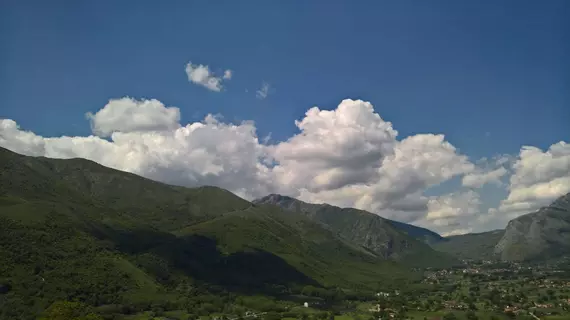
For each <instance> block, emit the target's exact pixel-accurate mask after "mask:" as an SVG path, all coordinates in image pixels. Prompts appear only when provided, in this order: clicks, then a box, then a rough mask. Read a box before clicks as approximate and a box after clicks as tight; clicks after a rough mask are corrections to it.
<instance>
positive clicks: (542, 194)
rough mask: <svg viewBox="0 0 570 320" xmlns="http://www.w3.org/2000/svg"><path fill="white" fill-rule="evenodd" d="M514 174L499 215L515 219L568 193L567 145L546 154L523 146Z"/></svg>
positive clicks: (569, 163)
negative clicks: (519, 213)
mask: <svg viewBox="0 0 570 320" xmlns="http://www.w3.org/2000/svg"><path fill="white" fill-rule="evenodd" d="M513 170H514V174H513V175H512V176H511V178H510V185H509V195H508V197H507V199H505V200H504V201H503V202H502V203H501V206H500V207H499V211H500V212H503V213H507V214H509V215H510V216H516V215H517V213H518V212H530V211H533V210H536V209H538V208H540V207H541V206H545V205H548V204H549V203H550V202H552V201H553V200H554V199H556V198H557V197H559V196H560V195H562V194H565V193H568V192H570V144H568V143H566V142H564V141H560V142H558V143H556V144H553V145H552V146H550V148H549V149H548V150H546V151H542V150H540V149H539V148H536V147H529V146H525V147H523V148H522V149H521V151H520V154H519V159H518V160H517V161H516V162H515V164H514V165H513Z"/></svg>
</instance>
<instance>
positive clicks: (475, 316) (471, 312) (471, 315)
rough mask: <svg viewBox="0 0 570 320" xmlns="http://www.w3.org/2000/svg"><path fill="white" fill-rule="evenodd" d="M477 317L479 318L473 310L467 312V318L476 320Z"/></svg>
mask: <svg viewBox="0 0 570 320" xmlns="http://www.w3.org/2000/svg"><path fill="white" fill-rule="evenodd" d="M477 319H479V318H478V317H477V315H476V314H475V312H473V311H468V312H467V320H477Z"/></svg>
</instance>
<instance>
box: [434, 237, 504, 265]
mask: <svg viewBox="0 0 570 320" xmlns="http://www.w3.org/2000/svg"><path fill="white" fill-rule="evenodd" d="M504 233H505V231H504V230H494V231H488V232H481V233H468V234H463V235H457V236H450V237H447V238H445V241H440V242H437V243H435V244H432V247H433V248H434V249H436V250H438V251H441V252H445V253H448V254H451V255H454V256H456V257H458V258H460V259H470V260H494V259H496V257H495V255H494V250H495V245H497V243H498V242H499V240H500V239H501V237H502V236H503V234H504Z"/></svg>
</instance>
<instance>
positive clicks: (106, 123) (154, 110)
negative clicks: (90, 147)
mask: <svg viewBox="0 0 570 320" xmlns="http://www.w3.org/2000/svg"><path fill="white" fill-rule="evenodd" d="M87 118H88V119H89V120H90V121H91V128H92V130H93V133H94V134H96V135H98V136H101V137H108V136H110V135H111V134H112V133H113V132H133V131H162V130H173V129H175V128H177V127H178V126H179V122H180V109H178V108H176V107H168V108H167V107H165V106H164V104H163V103H162V102H160V101H158V100H156V99H152V100H135V99H132V98H122V99H115V100H110V101H109V103H107V105H105V107H103V109H101V110H99V111H97V112H96V113H95V114H93V113H90V112H89V113H87Z"/></svg>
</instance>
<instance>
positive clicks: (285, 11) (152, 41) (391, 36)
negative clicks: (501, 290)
mask: <svg viewBox="0 0 570 320" xmlns="http://www.w3.org/2000/svg"><path fill="white" fill-rule="evenodd" d="M568 16H570V3H568V2H567V1H564V0H560V1H558V0H552V1H452V0H448V1H442V0H434V1H358V2H356V3H355V2H354V1H256V0H251V1H169V2H168V3H167V4H165V3H159V2H156V1H136V2H130V1H120V2H117V1H108V0H103V1H71V0H70V1H62V0H56V1H50V2H46V1H39V0H38V1H27V0H20V1H16V0H2V1H0V43H1V44H2V50H1V51H0V97H1V103H0V146H3V147H6V148H8V149H11V150H13V151H16V152H19V153H23V154H27V155H34V156H48V157H53V158H72V157H82V158H87V159H91V160H94V161H97V162H99V163H101V164H103V165H106V166H110V167H113V168H116V169H119V170H124V171H129V172H134V173H137V174H140V175H142V176H145V177H149V178H152V179H155V180H159V181H163V182H166V183H173V184H178V185H184V186H197V185H205V184H208V185H216V186H220V187H223V188H226V189H229V190H230V191H232V192H234V193H236V194H238V195H240V196H242V197H244V198H247V199H254V198H257V197H261V196H264V195H266V194H269V193H281V194H285V195H289V196H294V197H297V198H299V199H302V200H305V201H308V202H315V203H322V202H325V203H330V204H333V205H339V206H343V207H357V208H360V209H364V210H369V211H371V212H374V213H377V214H379V215H381V216H384V217H387V218H391V219H395V220H399V221H403V222H408V223H412V224H415V225H419V226H423V227H428V228H430V229H432V230H434V231H437V232H440V233H442V234H444V235H449V234H459V233H466V232H475V231H485V230H491V229H496V228H503V227H504V226H505V225H506V223H507V222H508V220H510V219H512V218H514V217H516V216H519V215H521V214H524V213H528V212H531V211H533V210H536V209H537V208H539V207H541V206H544V205H547V204H548V203H549V202H551V201H552V200H553V199H555V198H556V197H558V196H560V195H562V194H565V193H567V192H570V144H568V143H570V129H569V127H570V126H569V124H570V99H569V98H570V20H569V19H567V17H568Z"/></svg>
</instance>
